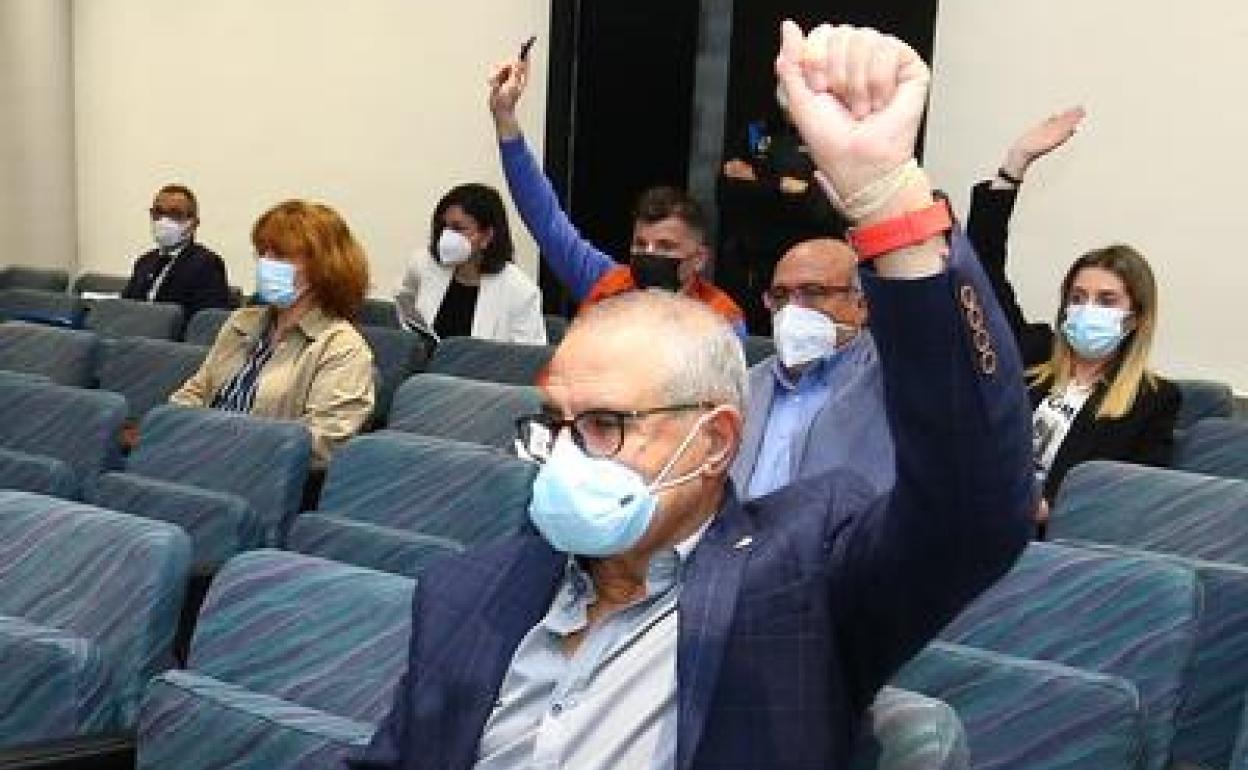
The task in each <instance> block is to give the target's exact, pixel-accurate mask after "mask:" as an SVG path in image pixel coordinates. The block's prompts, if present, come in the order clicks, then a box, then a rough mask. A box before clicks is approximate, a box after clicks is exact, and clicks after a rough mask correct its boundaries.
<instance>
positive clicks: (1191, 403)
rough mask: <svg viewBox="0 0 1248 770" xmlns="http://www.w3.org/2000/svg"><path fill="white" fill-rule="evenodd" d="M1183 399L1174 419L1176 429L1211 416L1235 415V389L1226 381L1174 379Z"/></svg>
mask: <svg viewBox="0 0 1248 770" xmlns="http://www.w3.org/2000/svg"><path fill="white" fill-rule="evenodd" d="M1174 384H1175V385H1176V386H1177V387H1178V389H1179V394H1180V396H1181V397H1182V400H1181V401H1180V402H1179V415H1178V417H1177V418H1176V419H1175V421H1174V427H1175V429H1176V430H1186V429H1187V428H1190V427H1192V426H1193V425H1195V424H1196V423H1198V422H1200V421H1201V420H1204V419H1206V418H1209V417H1234V416H1235V391H1233V390H1231V386H1230V385H1227V384H1226V383H1224V382H1213V381H1211V380H1174Z"/></svg>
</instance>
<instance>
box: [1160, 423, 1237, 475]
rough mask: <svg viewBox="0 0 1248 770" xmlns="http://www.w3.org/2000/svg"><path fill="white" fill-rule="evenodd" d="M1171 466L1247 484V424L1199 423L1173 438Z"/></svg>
mask: <svg viewBox="0 0 1248 770" xmlns="http://www.w3.org/2000/svg"><path fill="white" fill-rule="evenodd" d="M1171 466H1172V467H1174V468H1175V469H1176V470H1181V471H1191V472H1192V473H1205V474H1208V475H1210V476H1222V477H1225V478H1228V479H1244V480H1245V481H1248V420H1233V419H1226V418H1220V417H1209V418H1206V419H1204V420H1201V421H1200V422H1198V423H1196V424H1195V425H1193V426H1192V427H1190V428H1188V429H1187V430H1185V431H1183V432H1182V433H1180V434H1178V435H1177V436H1176V437H1175V447H1174V461H1173V462H1172V463H1171Z"/></svg>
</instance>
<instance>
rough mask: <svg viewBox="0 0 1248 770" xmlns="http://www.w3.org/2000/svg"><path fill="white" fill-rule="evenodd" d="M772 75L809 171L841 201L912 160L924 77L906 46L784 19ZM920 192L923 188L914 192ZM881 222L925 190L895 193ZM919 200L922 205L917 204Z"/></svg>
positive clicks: (862, 32)
mask: <svg viewBox="0 0 1248 770" xmlns="http://www.w3.org/2000/svg"><path fill="white" fill-rule="evenodd" d="M782 33H783V40H784V42H783V45H782V47H781V50H780V55H779V56H778V57H777V59H776V74H777V76H778V78H779V80H780V83H781V86H782V87H783V88H784V91H785V93H786V95H787V96H788V99H789V112H790V114H791V115H792V118H793V122H794V124H795V125H796V126H797V128H798V130H799V131H800V132H801V135H802V138H803V139H804V140H805V142H806V144H807V146H808V147H810V151H811V155H812V156H813V158H814V161H815V164H816V166H818V168H819V170H820V171H821V172H822V174H823V176H824V177H825V178H826V179H827V181H828V183H829V184H830V185H831V186H832V188H833V189H834V190H835V191H836V193H837V194H838V196H839V197H840V198H842V199H846V198H849V197H850V196H852V195H853V194H854V193H856V192H859V191H861V190H863V189H865V188H866V187H868V186H869V185H871V184H872V183H873V182H876V181H878V180H880V179H882V178H883V177H885V176H886V175H888V174H889V173H890V172H891V171H893V170H894V169H896V168H898V167H899V166H901V165H902V164H904V163H906V162H907V161H909V160H910V159H911V158H913V157H914V147H915V142H916V140H917V139H918V133H919V125H920V123H921V121H922V118H923V110H924V107H925V105H926V103H927V90H928V83H929V81H930V78H931V76H930V72H929V71H928V68H927V65H926V64H924V63H923V60H922V59H920V58H919V56H918V54H916V53H915V52H914V51H913V50H912V49H911V48H910V47H909V46H907V45H906V44H905V43H903V42H901V41H900V40H898V39H897V38H894V37H890V36H886V35H882V34H880V33H879V32H876V31H874V30H870V29H856V28H854V27H845V26H841V27H831V26H828V25H823V26H820V27H817V28H815V29H814V30H812V31H811V32H810V34H809V35H803V34H802V31H801V29H800V28H798V26H797V25H796V24H794V23H793V22H791V21H786V22H785V23H784V27H783V30H782ZM923 186H925V187H926V189H925V190H922V189H917V188H918V187H923ZM896 197H897V200H896V202H895V203H894V204H893V205H890V206H888V207H886V210H885V211H882V212H880V213H881V216H878V217H873V219H883V218H887V217H890V216H896V215H897V214H900V213H904V212H905V211H908V210H912V209H916V208H919V207H921V206H923V205H925V203H930V202H931V186H930V184H924V185H916V186H915V189H909V190H902V191H900V192H899V193H898V195H897V196H896ZM924 197H926V200H924Z"/></svg>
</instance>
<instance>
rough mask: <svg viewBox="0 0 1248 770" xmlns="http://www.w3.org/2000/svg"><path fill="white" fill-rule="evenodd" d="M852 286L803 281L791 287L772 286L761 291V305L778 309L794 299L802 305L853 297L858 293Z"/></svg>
mask: <svg viewBox="0 0 1248 770" xmlns="http://www.w3.org/2000/svg"><path fill="white" fill-rule="evenodd" d="M858 293H859V292H858V289H857V288H856V287H854V286H827V285H825V284H820V283H803V284H801V285H799V286H794V287H792V288H790V287H788V286H772V287H771V288H770V289H768V290H767V291H765V292H763V305H764V306H765V307H766V308H767V309H768V310H779V309H780V308H782V307H784V306H785V305H787V304H789V303H790V302H793V301H795V300H796V302H797V304H799V305H801V306H802V307H811V306H812V305H819V304H822V303H824V302H827V301H828V300H830V299H832V298H833V297H853V296H856V295H857V294H858Z"/></svg>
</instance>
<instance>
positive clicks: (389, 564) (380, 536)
mask: <svg viewBox="0 0 1248 770" xmlns="http://www.w3.org/2000/svg"><path fill="white" fill-rule="evenodd" d="M536 470H537V468H536V466H535V465H534V464H533V463H530V462H526V461H524V460H520V459H519V458H517V457H514V456H512V455H509V454H506V453H503V452H501V451H500V450H497V449H493V448H490V447H483V446H478V445H476V444H466V443H462V442H459V441H450V440H446V439H439V438H432V437H427V436H415V435H408V434H404V433H397V432H395V431H389V430H386V431H379V432H377V433H372V434H368V435H364V436H358V437H356V438H354V439H352V440H351V441H349V442H348V443H347V444H346V446H344V447H343V448H342V449H340V450H338V452H337V453H336V454H335V455H334V458H333V460H332V461H331V462H330V465H329V473H328V474H327V476H326V479H325V487H324V489H323V490H322V491H321V502H320V509H319V510H318V511H315V512H309V513H304V514H301V515H300V516H299V518H298V519H297V520H296V522H295V525H294V528H293V529H292V530H291V534H290V538H289V541H288V546H289V547H290V548H292V549H294V550H297V551H300V552H302V553H309V554H315V555H318V556H324V557H326V558H330V559H336V560H339V561H345V562H348V563H351V564H359V565H361V566H365V567H370V568H372V569H379V570H385V571H387V572H397V573H399V574H403V575H408V576H411V577H415V576H416V575H418V574H419V573H420V571H421V569H422V568H423V567H424V566H425V565H427V564H428V563H429V561H430V560H432V559H435V558H439V557H441V556H444V555H446V554H447V553H455V552H458V551H462V550H463V549H464V548H465V547H466V546H471V545H475V544H480V543H486V542H489V541H491V540H494V539H497V538H500V537H504V536H506V535H510V534H512V533H514V532H516V531H518V530H519V529H520V527H521V526H522V525H523V523H524V522H525V521H526V520H527V518H528V505H529V492H530V488H531V487H532V484H533V476H534V474H535V473H536Z"/></svg>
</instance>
